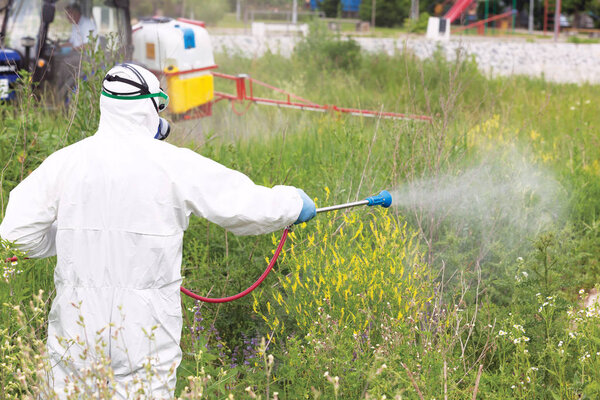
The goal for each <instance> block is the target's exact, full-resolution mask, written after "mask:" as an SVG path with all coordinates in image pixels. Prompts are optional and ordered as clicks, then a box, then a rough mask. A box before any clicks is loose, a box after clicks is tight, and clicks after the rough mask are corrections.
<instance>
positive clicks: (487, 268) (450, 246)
mask: <svg viewBox="0 0 600 400" xmlns="http://www.w3.org/2000/svg"><path fill="white" fill-rule="evenodd" d="M310 40H313V41H312V42H311V41H310ZM310 40H309V41H308V42H307V43H308V44H307V45H306V46H305V47H304V48H303V50H302V51H300V52H299V53H297V54H295V55H294V56H293V57H292V58H291V59H285V58H283V57H280V56H277V55H272V54H269V55H266V56H264V57H262V58H257V59H252V60H250V59H245V58H242V57H239V56H235V55H223V54H218V55H216V60H217V62H218V64H219V66H220V70H221V71H222V72H226V73H232V74H235V73H242V72H243V73H248V74H250V76H252V77H254V78H256V79H259V80H262V81H265V82H268V83H270V84H273V85H275V86H278V87H281V88H283V89H286V90H288V91H291V92H293V93H296V94H298V95H300V96H303V97H307V98H309V99H311V100H313V101H316V102H319V103H323V104H336V105H340V106H348V107H362V108H369V109H374V110H379V109H384V110H386V111H397V112H409V113H415V114H426V115H431V116H432V117H434V122H433V123H432V124H427V123H418V122H412V121H389V120H381V121H378V120H374V119H362V118H356V117H348V116H343V115H335V114H333V115H330V114H322V113H310V112H299V111H294V110H285V109H278V108H269V107H261V106H257V105H252V106H250V108H249V109H248V111H247V112H246V113H245V114H244V115H242V116H238V115H235V114H234V113H232V112H231V108H230V105H228V104H225V103H219V104H217V105H216V106H215V107H214V115H213V116H212V117H211V118H207V119H202V120H199V121H192V122H188V123H178V124H175V125H174V127H173V134H172V135H173V137H172V139H170V140H172V141H173V142H176V143H179V144H180V145H183V146H188V147H190V148H193V149H195V150H196V151H198V152H199V153H201V154H203V155H205V156H207V157H210V158H213V159H214V160H216V161H218V162H221V163H223V164H225V165H227V166H229V167H232V168H235V169H238V170H240V171H242V172H244V173H246V174H247V175H248V176H250V177H251V178H252V179H253V180H254V181H255V182H256V183H258V184H263V185H267V186H272V185H276V184H282V183H283V184H288V185H293V186H297V187H301V188H303V189H304V190H305V191H306V192H307V193H308V194H309V195H311V196H313V197H315V198H316V202H317V205H318V206H323V205H327V204H335V203H340V202H346V201H349V200H354V199H357V198H358V199H360V198H364V197H365V196H367V195H370V194H373V193H376V192H378V191H379V190H380V189H382V188H389V189H394V188H397V187H400V186H402V185H403V184H405V183H408V182H413V181H417V180H419V179H421V178H430V177H434V176H450V177H451V176H462V175H464V173H465V172H468V171H470V170H472V169H473V168H477V167H478V166H481V165H482V164H483V165H485V163H486V162H493V164H494V165H500V166H503V165H504V166H505V168H504V169H505V170H507V171H508V170H511V168H514V163H515V160H518V161H519V162H521V161H523V162H526V163H527V164H528V165H531V166H532V168H534V167H535V168H534V170H535V171H543V172H544V174H547V175H542V176H551V177H553V178H554V179H555V180H556V181H557V182H558V193H559V194H560V195H557V198H556V201H559V200H560V199H562V201H563V202H564V206H565V212H564V213H563V214H562V216H561V217H560V218H558V217H557V218H556V219H555V220H554V221H553V224H550V225H548V226H547V227H546V229H545V230H544V231H543V232H537V231H536V232H530V233H529V234H528V236H526V237H523V238H520V240H519V242H518V243H517V244H514V243H513V242H514V240H513V239H514V235H515V232H514V230H511V229H506V227H502V226H499V227H494V228H493V229H492V230H491V231H486V230H485V229H487V228H485V227H486V225H479V224H477V221H478V220H481V219H484V218H486V217H487V215H485V213H484V215H477V214H476V215H474V217H471V218H470V219H467V220H466V221H465V220H460V219H457V218H452V217H448V218H442V217H440V215H439V214H435V213H428V212H427V210H425V211H419V210H418V209H411V208H395V209H390V210H388V211H384V210H372V209H367V208H365V209H358V210H356V211H354V212H351V213H346V214H343V213H336V214H329V215H323V216H318V217H317V218H316V219H315V220H314V221H312V222H311V223H309V224H307V225H306V226H303V227H298V228H297V229H295V232H294V237H293V238H292V240H291V242H290V244H288V245H287V246H286V248H287V249H288V250H287V252H286V254H285V258H283V259H282V260H281V261H280V262H279V264H278V265H277V267H276V271H275V272H274V273H273V275H272V276H270V277H269V278H268V279H267V282H266V283H265V284H264V285H263V286H262V287H261V288H260V289H259V290H258V291H257V292H256V293H255V295H254V296H250V297H248V298H245V299H242V300H239V301H237V302H234V303H231V304H227V305H221V306H212V305H203V306H202V308H201V309H200V310H198V309H196V310H193V311H184V320H185V323H184V325H185V326H186V327H189V326H190V325H191V326H196V327H198V326H202V327H203V328H204V332H209V328H210V327H211V325H212V324H214V328H215V329H216V331H218V333H219V338H217V334H216V333H215V332H214V331H212V332H209V333H207V334H205V335H204V336H203V337H202V338H201V339H193V338H192V336H191V335H190V332H189V328H185V331H184V333H183V335H182V347H183V350H184V354H186V356H185V358H184V361H183V363H182V366H181V367H180V369H179V376H180V380H179V389H178V390H182V389H183V387H184V386H188V385H189V382H188V381H186V379H185V378H186V377H187V376H189V375H192V376H196V378H195V379H196V380H195V381H193V382H195V383H194V385H195V386H196V388H198V387H201V388H202V389H203V390H204V393H205V396H208V398H226V397H227V395H228V394H229V393H233V394H234V395H235V397H236V398H245V397H246V396H248V392H247V391H246V390H245V389H246V388H250V390H251V391H253V392H254V393H256V394H257V395H260V396H262V397H263V398H266V397H269V398H270V397H272V396H273V393H274V392H278V393H279V398H288V399H296V398H316V397H318V396H319V395H320V396H321V398H336V397H337V398H366V396H367V394H368V395H369V396H370V397H371V398H373V397H375V398H381V397H382V396H383V395H386V396H387V398H394V396H398V395H402V396H403V397H407V398H418V397H419V395H418V394H417V389H416V388H418V391H419V392H420V393H421V394H422V395H423V398H444V396H445V394H446V393H447V395H448V398H451V399H464V398H470V397H472V396H473V393H474V391H477V393H476V394H477V395H478V396H479V397H480V398H489V399H505V398H522V399H531V398H540V399H542V398H544V399H545V398H577V397H578V396H587V398H596V397H597V395H598V390H599V389H598V385H597V382H599V381H600V376H599V371H600V356H599V355H598V352H600V347H599V346H598V343H600V329H599V326H600V324H599V323H598V322H599V321H600V320H599V318H598V317H596V316H594V315H585V314H581V313H579V314H578V313H577V310H578V308H579V305H578V302H579V301H580V297H581V296H580V294H579V290H580V289H582V288H583V289H585V291H586V292H587V291H589V290H590V289H591V288H592V287H593V286H594V285H595V284H597V283H598V282H599V280H600V264H599V263H598V259H600V229H599V227H600V225H599V224H598V222H597V221H598V218H599V215H600V180H599V179H598V176H599V175H600V146H599V144H598V137H597V129H596V127H597V126H599V125H600V114H599V113H597V112H596V109H595V105H596V104H598V103H599V102H600V92H599V91H598V87H597V86H593V85H582V86H577V85H558V84H552V83H548V82H545V81H543V80H542V79H530V78H525V77H502V78H496V79H487V78H485V77H484V76H483V75H482V74H480V73H479V72H478V71H477V68H476V65H475V64H474V63H473V62H472V61H469V60H463V61H462V62H457V63H454V62H447V61H445V60H444V59H443V57H442V56H441V54H436V55H435V56H434V58H433V59H431V60H426V61H420V60H418V59H417V58H416V57H414V56H412V55H410V54H402V55H396V56H393V57H392V56H387V55H383V54H377V55H368V56H366V55H360V54H359V55H356V54H354V53H353V52H352V48H351V47H341V46H338V45H337V44H336V43H335V41H334V39H332V38H327V37H326V36H324V37H321V38H318V39H315V38H312V39H310ZM333 56H335V57H333ZM338 59H339V60H346V59H349V60H352V63H351V65H348V64H349V63H347V62H344V61H341V62H339V63H337V62H336V61H335V60H338ZM331 60H334V61H331ZM97 83H98V82H95V81H94V80H92V81H90V82H88V83H86V84H85V85H86V86H85V87H84V90H83V92H82V100H81V103H80V104H79V108H78V109H77V110H76V112H75V113H74V114H72V117H73V122H74V126H73V128H71V131H70V134H69V136H68V137H67V138H66V130H67V127H68V118H67V117H68V116H69V115H71V114H68V113H66V114H65V118H56V116H55V114H51V113H50V112H47V111H44V109H43V107H42V105H41V104H39V103H37V102H36V101H35V99H33V98H32V97H30V96H29V95H28V93H27V92H26V93H24V94H23V98H24V99H26V101H24V102H23V103H22V104H20V105H17V106H13V105H6V104H4V105H2V106H1V108H0V112H1V113H2V121H3V123H2V125H1V126H0V133H1V135H0V150H1V153H0V157H1V158H2V164H3V166H5V168H4V173H3V175H2V179H3V180H2V195H3V201H4V203H3V205H4V207H5V206H6V198H7V196H8V192H9V190H10V189H11V188H12V187H14V186H15V185H16V184H17V183H18V182H19V181H20V180H21V179H22V176H25V175H26V174H27V173H28V172H29V171H31V170H32V169H33V168H35V167H36V166H37V165H39V163H40V162H41V160H43V158H44V157H45V156H47V155H48V154H50V153H51V152H52V151H54V150H55V149H57V148H59V147H61V146H62V145H64V144H67V143H69V142H72V141H76V140H78V139H79V138H80V137H82V136H85V135H89V134H92V133H93V132H94V130H95V122H94V121H95V119H94V118H97V87H96V86H95V85H97ZM217 89H218V90H232V88H231V87H228V86H227V85H224V84H222V83H219V82H217ZM256 94H258V95H261V96H267V95H268V96H271V95H272V93H269V92H257V93H256ZM236 107H238V108H239V109H242V108H243V107H242V105H237V106H236ZM90 116H92V117H93V118H92V122H88V121H89V119H90ZM65 138H66V139H65ZM515 154H516V156H515ZM503 179H505V178H503V168H500V169H493V170H492V175H490V180H491V181H492V182H504V181H503ZM505 183H506V182H505ZM509 183H510V182H509ZM536 204H537V205H539V204H543V203H539V202H536V197H535V196H532V197H531V202H530V203H529V205H528V206H529V207H532V208H535V207H536ZM515 211H518V210H515ZM488 228H489V226H488ZM276 239H277V237H276V236H273V237H271V236H270V235H265V236H262V237H256V238H253V237H250V238H248V237H245V238H238V237H235V236H233V235H231V234H227V233H226V232H225V231H223V230H222V229H221V228H219V227H216V226H214V225H207V223H206V222H205V221H203V220H201V219H199V218H192V220H191V223H190V227H189V229H188V231H187V232H186V235H185V242H184V250H183V252H184V258H183V259H184V261H183V272H184V275H185V281H184V284H185V285H186V286H189V287H191V288H193V289H194V290H196V291H197V292H199V293H202V294H203V293H207V292H208V291H209V290H211V289H212V292H211V293H213V294H215V295H225V294H233V293H234V292H237V291H239V290H242V289H244V288H245V287H247V286H249V285H250V284H251V283H252V282H253V281H254V279H255V278H256V277H257V276H258V275H259V274H260V273H261V272H262V270H263V269H264V267H265V260H264V259H265V257H266V256H268V255H270V254H271V253H270V252H271V250H272V249H273V247H274V242H275V241H276ZM4 253H6V252H4ZM4 253H3V256H4ZM6 255H8V254H6ZM53 261H54V260H45V261H28V262H25V263H23V264H22V267H23V269H24V272H22V273H21V274H19V275H16V276H15V277H13V279H11V280H10V282H8V283H7V282H4V281H2V282H0V303H7V304H11V305H17V304H20V305H21V307H22V308H23V309H27V308H28V306H27V304H28V302H29V299H30V298H31V296H32V294H34V293H37V291H38V289H44V290H45V292H46V298H50V297H52V290H53V285H52V265H53ZM288 279H289V280H288ZM294 285H295V286H294ZM380 296H381V297H380ZM548 298H550V299H548ZM183 302H184V310H187V309H192V307H193V306H194V304H193V302H192V301H190V300H189V299H183ZM387 303H389V304H387ZM569 307H571V308H572V309H573V313H571V314H568V313H567V312H568V311H569ZM5 310H8V309H5ZM27 313H29V314H28V315H31V314H32V312H31V311H27ZM195 313H196V314H195ZM200 314H201V315H202V317H203V321H200V320H198V319H196V320H195V317H197V316H198V315H200ZM14 315H15V314H14V312H8V311H4V310H3V312H2V313H0V331H1V330H2V329H4V335H5V337H7V338H8V342H7V343H13V344H14V343H17V338H18V337H22V336H23V330H22V328H23V327H22V326H21V325H20V324H19V323H18V321H17V320H16V319H15V318H14ZM34 328H36V329H37V331H35V333H36V335H37V337H39V338H42V339H43V337H44V334H45V333H44V326H43V325H40V326H38V325H36V326H35V327H34ZM261 337H262V338H266V340H267V341H269V340H270V345H269V347H268V349H266V348H265V347H262V348H261V345H260V338H261ZM205 345H207V346H208V347H205ZM3 346H4V345H3ZM561 351H564V352H562V353H561ZM587 354H589V355H590V356H589V357H587ZM8 355H11V356H14V357H16V360H15V359H13V358H10V357H8ZM269 355H271V356H273V357H274V358H273V361H272V362H271V361H270V359H269V357H268V356H269ZM0 356H2V358H3V359H7V360H12V361H10V362H9V363H8V364H7V365H8V367H4V366H0V382H2V383H3V386H4V387H8V388H9V390H7V391H6V393H7V394H4V395H0V399H3V397H2V396H5V397H6V398H11V396H13V395H14V396H15V397H18V395H19V393H20V392H19V390H22V389H18V388H17V386H15V385H16V383H15V376H14V375H13V374H15V370H16V368H17V366H19V365H21V364H19V361H18V359H19V358H20V359H21V360H27V359H26V357H25V353H24V352H23V350H22V349H20V348H19V347H16V348H11V350H6V347H1V348H0ZM245 362H247V364H246V363H245ZM232 364H236V365H235V366H233V365H232ZM384 364H385V367H384ZM208 375H210V378H209V377H208ZM335 377H337V379H336V378H335ZM476 382H478V383H477V384H476ZM521 382H522V383H521ZM11 385H12V386H11ZM190 396H191V395H190ZM191 397H192V398H193V397H194V396H191ZM198 397H199V396H196V398H198Z"/></svg>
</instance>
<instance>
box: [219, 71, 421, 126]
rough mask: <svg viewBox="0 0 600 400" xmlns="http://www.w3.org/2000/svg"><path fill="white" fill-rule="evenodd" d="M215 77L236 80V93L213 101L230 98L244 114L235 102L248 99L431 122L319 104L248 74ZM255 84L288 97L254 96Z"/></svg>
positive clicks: (405, 115) (395, 114)
mask: <svg viewBox="0 0 600 400" xmlns="http://www.w3.org/2000/svg"><path fill="white" fill-rule="evenodd" d="M212 74H213V76H214V77H215V78H221V79H226V80H230V81H234V82H235V88H236V93H235V94H230V93H222V92H215V100H214V101H213V103H217V102H219V101H221V100H229V101H231V106H232V109H233V111H234V112H235V113H236V114H242V113H244V112H245V111H246V110H247V107H246V109H245V110H244V111H242V112H239V111H237V110H236V109H235V102H244V101H247V102H249V103H248V107H249V106H250V104H251V103H256V104H262V105H267V106H277V107H284V108H295V109H298V110H307V111H318V112H327V111H332V112H339V113H344V114H350V115H357V116H363V117H376V118H389V119H404V120H416V121H427V122H431V120H432V119H431V117H429V116H427V115H414V114H402V113H394V112H382V111H373V110H361V109H358V108H346V107H338V106H335V105H330V104H317V103H314V102H312V101H310V100H307V99H305V98H302V97H300V96H297V95H295V94H293V93H289V92H286V91H285V90H283V89H280V88H277V87H275V86H271V85H269V84H267V83H265V82H261V81H259V80H257V79H254V78H251V77H249V76H248V75H245V74H243V75H238V76H233V75H227V74H222V73H220V72H213V73H212ZM254 85H257V86H261V87H264V88H267V89H271V90H273V91H275V92H277V93H280V94H282V95H284V96H285V97H286V99H285V100H275V99H267V98H263V97H256V96H254Z"/></svg>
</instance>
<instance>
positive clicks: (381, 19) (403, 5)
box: [359, 0, 426, 26]
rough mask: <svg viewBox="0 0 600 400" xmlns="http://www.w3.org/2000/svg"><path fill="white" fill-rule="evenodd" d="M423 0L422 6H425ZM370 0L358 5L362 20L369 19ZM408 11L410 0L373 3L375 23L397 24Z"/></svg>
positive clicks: (406, 15) (384, 24)
mask: <svg viewBox="0 0 600 400" xmlns="http://www.w3.org/2000/svg"><path fill="white" fill-rule="evenodd" d="M425 5H426V4H425V2H423V6H425ZM371 6H372V2H371V1H370V0H365V1H363V2H362V3H361V5H360V10H359V17H360V19H362V20H364V21H371ZM409 12H410V0H377V2H376V5H375V25H377V26H399V25H402V23H403V22H404V19H405V18H407V17H408V14H409Z"/></svg>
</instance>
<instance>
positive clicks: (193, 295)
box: [5, 228, 290, 303]
mask: <svg viewBox="0 0 600 400" xmlns="http://www.w3.org/2000/svg"><path fill="white" fill-rule="evenodd" d="M289 231H290V230H289V228H285V229H284V230H283V234H282V235H281V239H279V245H278V246H277V249H276V250H275V254H273V257H272V258H271V261H270V262H269V266H268V267H267V269H266V270H265V272H263V274H262V275H261V276H260V277H259V278H258V279H257V280H256V282H254V283H253V284H252V286H250V287H249V288H248V289H246V290H244V291H243V292H240V293H238V294H236V295H233V296H229V297H220V298H212V297H202V296H199V295H197V294H196V293H194V292H191V291H189V290H188V289H186V288H184V287H183V286H181V287H180V290H181V292H182V293H183V294H185V295H188V296H190V297H191V298H192V299H196V300H200V301H203V302H205V303H228V302H230V301H233V300H237V299H240V298H242V297H244V296H246V295H247V294H249V293H250V292H252V291H253V290H254V289H256V288H257V287H258V286H259V285H260V284H261V283H262V282H263V281H264V280H265V278H266V277H267V275H269V273H270V272H271V270H272V269H273V267H274V266H275V263H276V262H277V258H279V254H280V253H281V250H282V249H283V245H284V244H285V241H286V239H287V236H288V233H289ZM18 260H19V259H18V258H17V257H12V258H7V259H6V260H5V261H6V262H14V261H18Z"/></svg>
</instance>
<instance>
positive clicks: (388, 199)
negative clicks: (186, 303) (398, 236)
mask: <svg viewBox="0 0 600 400" xmlns="http://www.w3.org/2000/svg"><path fill="white" fill-rule="evenodd" d="M391 205H392V195H391V194H390V192H388V191H387V190H382V191H381V192H380V193H379V194H378V195H376V196H370V197H367V198H366V199H364V200H360V201H355V202H351V203H344V204H338V205H334V206H329V207H322V208H317V210H316V211H317V214H319V213H325V212H329V211H335V210H342V209H345V208H352V207H359V206H370V207H372V206H382V207H384V208H388V207H389V206H391ZM289 232H290V227H287V228H285V229H284V230H283V233H282V235H281V239H279V245H277V249H276V250H275V253H274V254H273V257H272V258H271V261H269V265H268V266H267V269H265V272H263V274H262V275H261V276H260V277H259V278H258V279H257V280H256V282H254V283H253V284H252V286H250V287H249V288H248V289H246V290H244V291H243V292H240V293H238V294H236V295H233V296H229V297H219V298H212V297H203V296H199V295H197V294H195V293H194V292H192V291H190V290H188V289H186V288H184V287H183V286H181V288H180V289H181V292H182V293H183V294H185V295H187V296H189V297H191V298H193V299H196V300H200V301H203V302H205V303H227V302H230V301H233V300H237V299H239V298H242V297H244V296H246V295H248V294H250V293H251V292H252V291H253V290H254V289H256V288H257V287H258V286H259V285H260V284H261V283H262V282H263V281H264V280H265V278H266V277H267V275H269V273H270V272H271V270H272V269H273V267H274V266H275V263H276V262H277V258H278V257H279V254H280V253H281V250H282V249H283V245H284V244H285V241H286V239H287V237H288V233H289Z"/></svg>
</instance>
